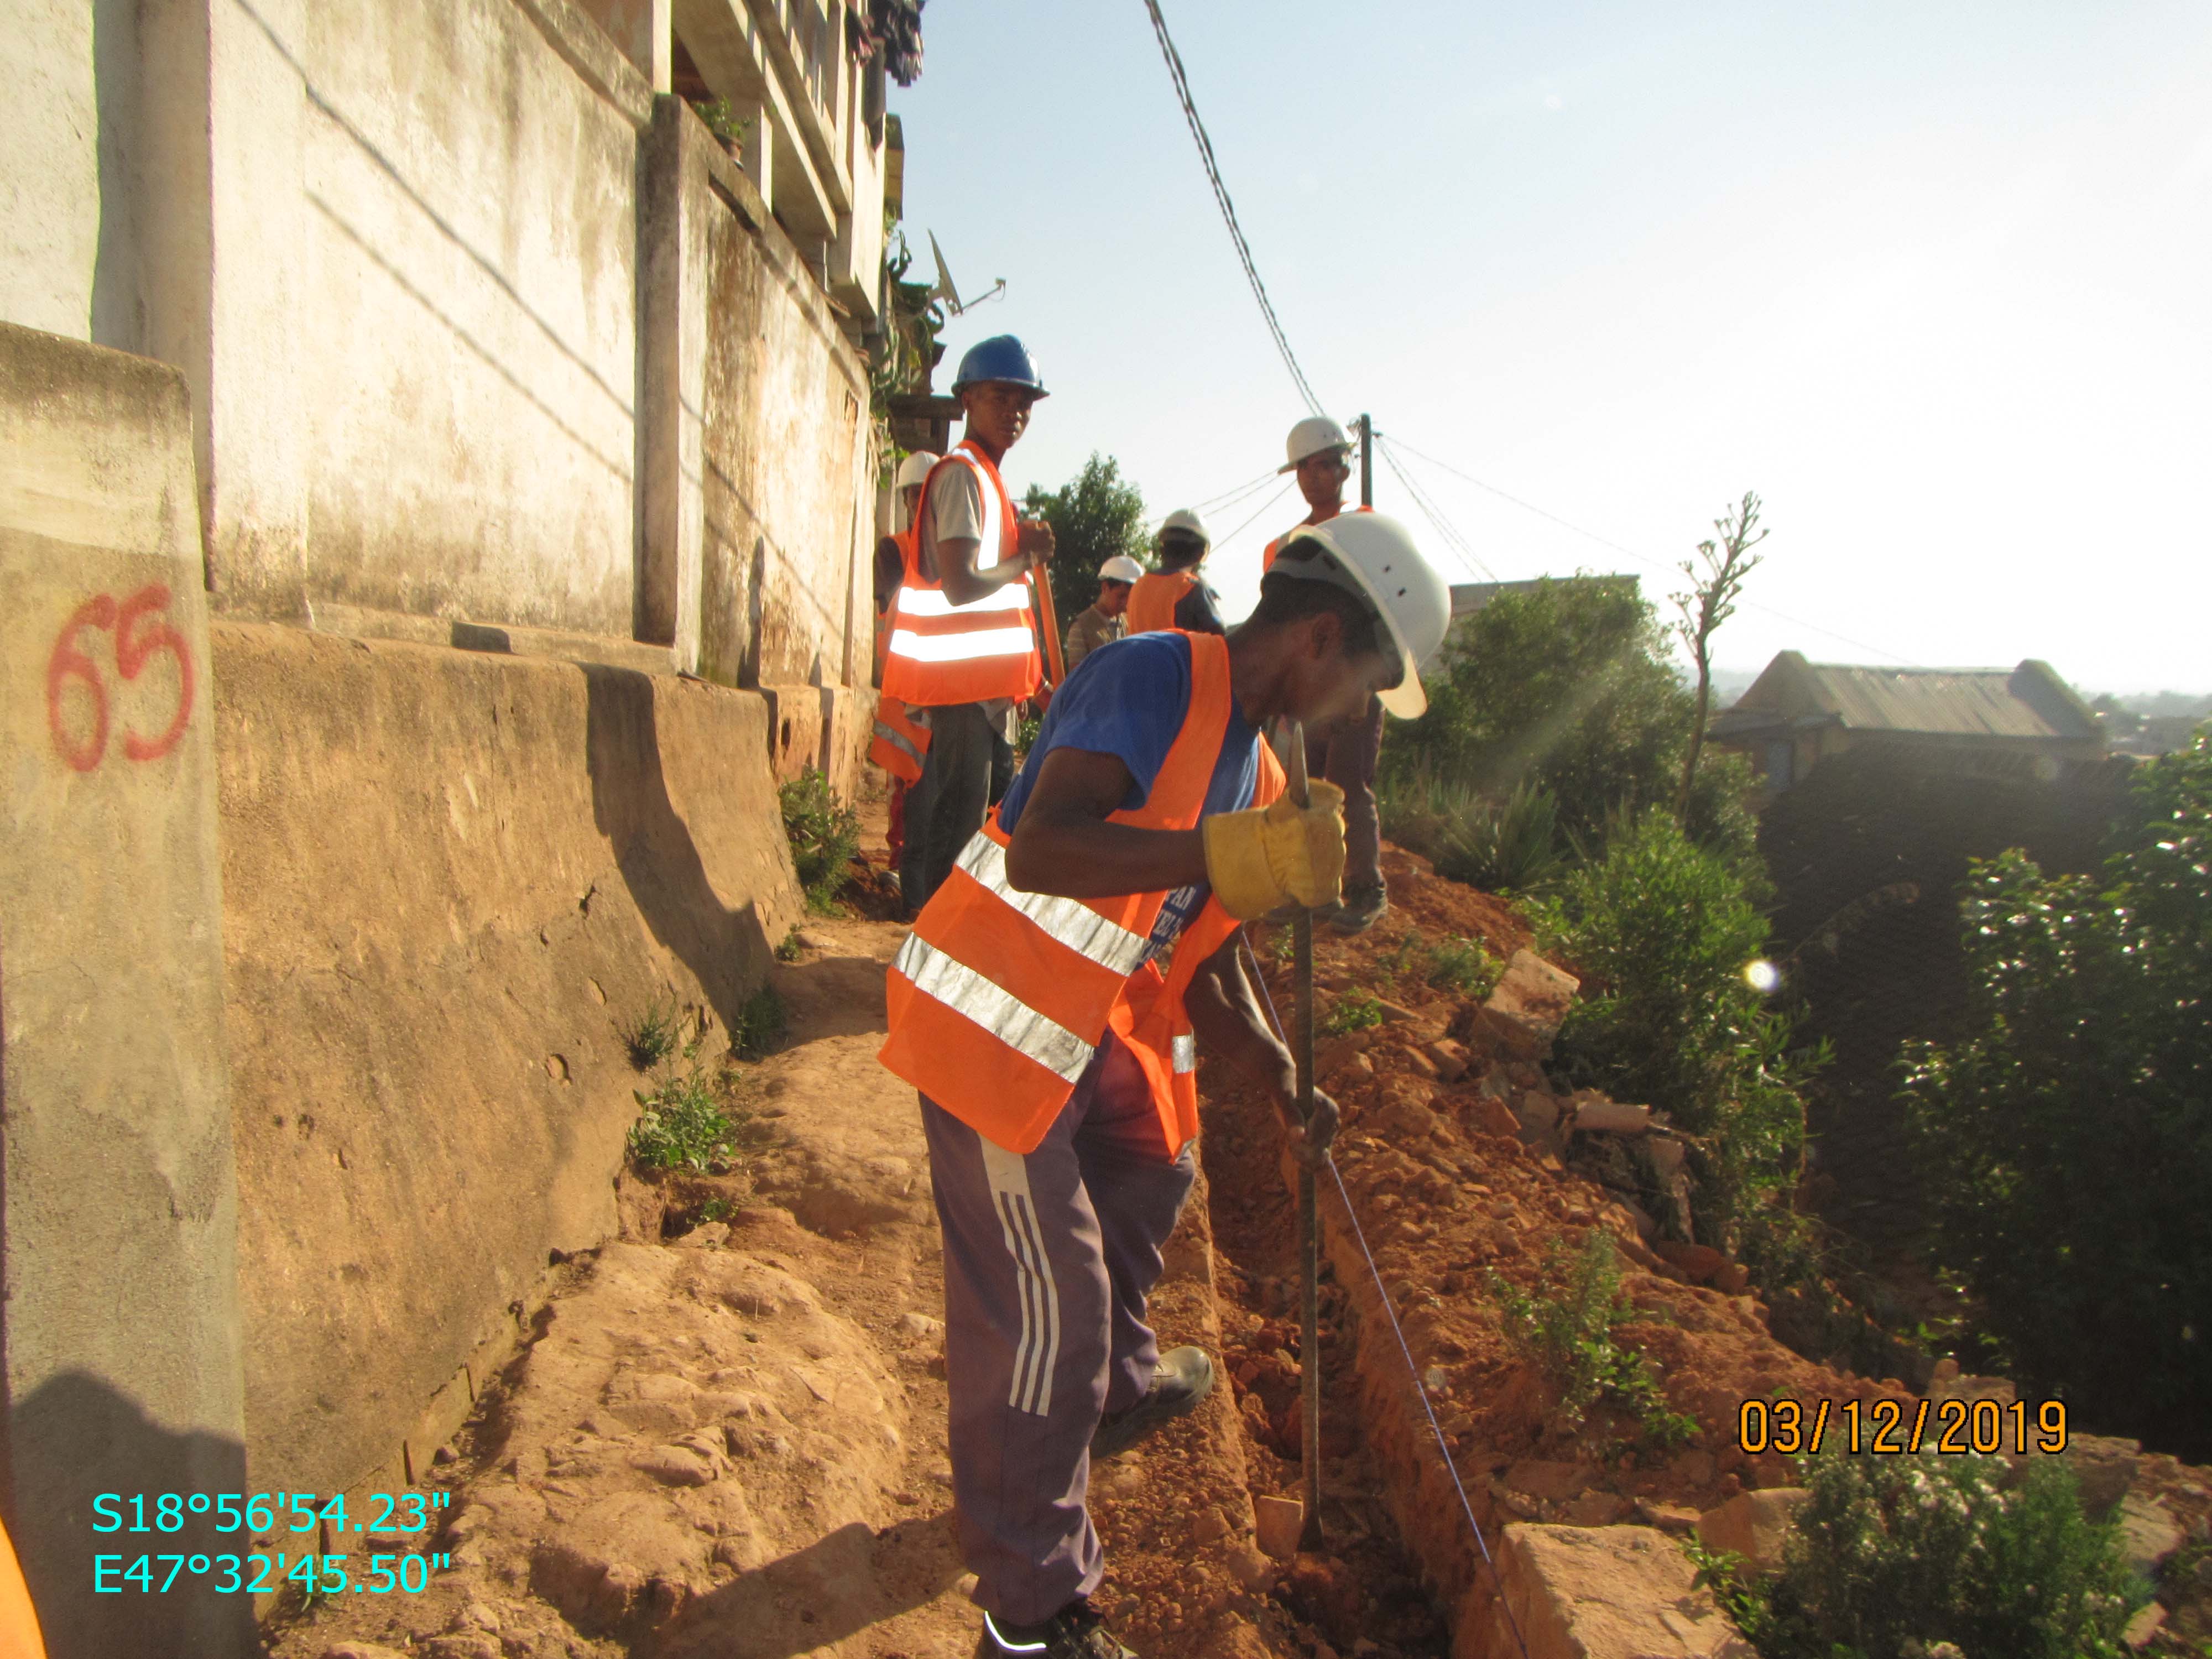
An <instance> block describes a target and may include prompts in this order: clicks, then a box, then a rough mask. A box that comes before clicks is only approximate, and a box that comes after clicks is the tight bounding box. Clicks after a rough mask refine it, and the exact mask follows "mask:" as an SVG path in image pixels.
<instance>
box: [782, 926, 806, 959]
mask: <svg viewBox="0 0 2212 1659" xmlns="http://www.w3.org/2000/svg"><path fill="white" fill-rule="evenodd" d="M804 950H805V946H804V945H801V944H800V943H799V924H798V923H797V922H795V921H794V922H793V923H792V924H791V931H790V932H788V933H786V934H785V935H784V936H783V939H782V942H781V944H779V945H777V946H776V947H775V959H776V960H777V961H778V962H796V961H798V960H799V953H800V952H801V951H804Z"/></svg>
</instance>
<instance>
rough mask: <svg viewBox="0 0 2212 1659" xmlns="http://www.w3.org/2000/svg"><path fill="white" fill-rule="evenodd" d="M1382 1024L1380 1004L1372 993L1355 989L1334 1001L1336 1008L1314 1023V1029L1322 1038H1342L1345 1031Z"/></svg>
mask: <svg viewBox="0 0 2212 1659" xmlns="http://www.w3.org/2000/svg"><path fill="white" fill-rule="evenodd" d="M1382 1023H1383V1004H1382V1001H1381V1000H1380V999H1378V998H1377V997H1376V994H1374V993H1373V992H1372V991H1363V990H1360V989H1358V988H1357V987H1354V988H1353V989H1352V990H1349V991H1346V993H1345V994H1343V995H1342V996H1340V997H1339V998H1338V999H1337V1000H1336V1006H1335V1007H1334V1008H1332V1009H1330V1010H1329V1011H1328V1012H1327V1013H1326V1014H1323V1015H1322V1017H1321V1018H1319V1019H1318V1020H1316V1021H1315V1022H1314V1029H1315V1030H1316V1031H1318V1032H1320V1033H1321V1035H1322V1036H1343V1035H1344V1034H1345V1033H1346V1032H1347V1031H1364V1030H1367V1029H1368V1028H1369V1027H1370V1026H1376V1025H1380V1024H1382Z"/></svg>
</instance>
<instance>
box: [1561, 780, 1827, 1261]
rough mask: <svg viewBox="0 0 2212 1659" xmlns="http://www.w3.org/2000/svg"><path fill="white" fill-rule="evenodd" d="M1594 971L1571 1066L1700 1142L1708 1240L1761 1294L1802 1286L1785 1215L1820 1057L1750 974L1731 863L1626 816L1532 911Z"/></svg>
mask: <svg viewBox="0 0 2212 1659" xmlns="http://www.w3.org/2000/svg"><path fill="white" fill-rule="evenodd" d="M1532 908H1534V909H1535V910H1536V911H1537V913H1538V915H1539V918H1540V921H1541V924H1542V927H1543V929H1544V931H1545V933H1547V935H1549V937H1550V940H1551V942H1552V944H1553V945H1556V947H1557V948H1559V949H1560V950H1561V951H1563V953H1564V954H1565V956H1566V957H1568V958H1569V959H1570V960H1571V961H1572V962H1573V963H1575V964H1576V966H1577V968H1578V969H1580V970H1581V972H1582V974H1583V975H1584V981H1585V983H1584V989H1585V993H1586V995H1585V1000H1583V1001H1581V1002H1578V1003H1577V1004H1576V1006H1575V1007H1574V1008H1573V1010H1572V1011H1571V1012H1570V1013H1569V1014H1568V1016H1567V1018H1566V1020H1565V1024H1563V1025H1562V1027H1561V1028H1560V1032H1559V1053H1560V1056H1561V1061H1562V1064H1563V1066H1565V1068H1566V1069H1567V1070H1568V1071H1569V1072H1570V1073H1572V1074H1574V1075H1576V1076H1577V1077H1579V1078H1580V1079H1583V1080H1584V1081H1587V1082H1589V1083H1592V1084H1595V1085H1597V1086H1599V1087H1601V1088H1603V1089H1604V1090H1606V1091H1607V1092H1608V1093H1609V1094H1612V1095H1613V1096H1614V1097H1616V1098H1619V1099H1623V1100H1637V1101H1642V1102H1646V1103H1649V1104H1650V1105H1651V1106H1652V1107H1653V1108H1655V1109H1658V1110H1662V1111H1664V1112H1665V1113H1667V1114H1668V1116H1669V1117H1670V1118H1671V1119H1672V1120H1673V1121H1674V1123H1675V1124H1676V1125H1677V1126H1678V1127H1680V1128H1682V1129H1684V1130H1685V1131H1686V1132H1687V1133H1689V1134H1691V1135H1692V1137H1694V1138H1695V1142H1694V1146H1695V1152H1696V1158H1695V1164H1694V1172H1695V1173H1696V1175H1697V1176H1698V1180H1699V1188H1700V1196H1701V1198H1702V1200H1704V1201H1703V1202H1702V1203H1700V1205H1699V1206H1698V1210H1699V1231H1700V1232H1701V1233H1706V1234H1709V1235H1710V1236H1709V1237H1707V1239H1706V1242H1707V1243H1714V1244H1717V1245H1719V1246H1721V1247H1722V1248H1723V1249H1728V1250H1730V1251H1732V1252H1739V1253H1741V1255H1742V1256H1743V1258H1744V1260H1745V1261H1746V1262H1747V1265H1748V1266H1750V1267H1751V1268H1752V1270H1753V1273H1754V1274H1756V1275H1758V1276H1759V1279H1760V1282H1761V1283H1762V1284H1766V1285H1772V1284H1777V1283H1779V1282H1783V1281H1784V1280H1786V1279H1791V1278H1795V1277H1798V1276H1802V1273H1804V1272H1805V1271H1806V1270H1807V1267H1808V1261H1807V1255H1808V1248H1809V1247H1808V1243H1807V1242H1806V1238H1805V1231H1804V1227H1803V1225H1802V1223H1801V1222H1800V1221H1799V1220H1798V1219H1797V1218H1796V1217H1795V1216H1794V1214H1793V1213H1792V1212H1790V1209H1789V1206H1788V1200H1789V1197H1790V1194H1791V1193H1792V1191H1793V1190H1794V1188H1795V1185H1796V1177H1797V1175H1798V1173H1799V1169H1800V1164H1801V1162H1802V1155H1803V1148H1804V1141H1805V1103H1804V1097H1803V1095H1802V1090H1803V1088H1804V1086H1805V1085H1806V1084H1807V1083H1808V1082H1809V1081H1810V1079H1811V1077H1812V1075H1813V1073H1814V1071H1815V1070H1817V1069H1818V1066H1820V1063H1821V1061H1822V1059H1823V1055H1822V1054H1821V1053H1820V1051H1818V1050H1815V1051H1813V1052H1811V1053H1809V1054H1808V1053H1802V1052H1793V1051H1792V1050H1791V1048H1790V1036H1791V1021H1790V1018H1789V1017H1788V1016H1787V1015H1785V1014H1784V1013H1783V1012H1779V1011H1778V1010H1776V1009H1775V1008H1773V1007H1771V1006H1768V1004H1767V1003H1766V1001H1765V998H1764V997H1763V996H1762V995H1761V994H1759V992H1758V991H1756V990H1754V989H1753V987H1751V985H1750V984H1749V983H1748V982H1747V980H1746V978H1745V976H1744V975H1745V970H1746V969H1747V968H1748V967H1749V965H1750V964H1751V963H1753V962H1754V961H1756V960H1758V959H1759V957H1760V955H1761V953H1762V952H1763V951H1764V950H1765V947H1766V942H1767V930H1766V921H1765V918H1764V917H1763V916H1761V915H1759V911H1758V910H1757V909H1756V908H1754V907H1753V903H1752V901H1751V898H1750V896H1749V895H1748V893H1747V889H1746V886H1745V883H1744V880H1743V878H1742V877H1741V874H1739V873H1738V872H1737V870H1736V869H1735V866H1733V864H1732V863H1731V861H1730V860H1729V858H1727V857H1726V856H1725V855H1724V854H1721V853H1717V852H1714V851H1711V850H1708V849H1707V848H1702V847H1699V845H1697V844H1696V843H1695V842H1692V841H1691V840H1690V839H1689V838H1688V837H1687V836H1685V835H1684V834H1683V833H1682V831H1681V829H1680V828H1679V827H1678V826H1677V825H1676V824H1675V823H1674V820H1673V819H1672V818H1670V817H1667V816H1666V815H1664V814H1663V813H1658V812H1651V813H1646V814H1644V816H1643V817H1640V818H1636V819H1632V820H1623V821H1622V823H1620V826H1619V827H1617V828H1616V829H1614V831H1613V834H1612V835H1611V836H1609V837H1608V839H1607V844H1606V848H1605V852H1604V854H1603V856H1602V857H1601V858H1599V859H1597V860H1595V861H1594V862H1590V863H1587V864H1583V865H1581V866H1577V868H1576V869H1575V870H1574V871H1572V872H1571V873H1570V874H1569V875H1568V876H1567V877H1565V879H1564V880H1563V881H1562V882H1561V883H1560V884H1559V889H1558V890H1557V892H1556V893H1555V894H1554V895H1553V896H1552V897H1551V899H1550V900H1549V901H1548V902H1541V903H1537V904H1535V905H1533V906H1532Z"/></svg>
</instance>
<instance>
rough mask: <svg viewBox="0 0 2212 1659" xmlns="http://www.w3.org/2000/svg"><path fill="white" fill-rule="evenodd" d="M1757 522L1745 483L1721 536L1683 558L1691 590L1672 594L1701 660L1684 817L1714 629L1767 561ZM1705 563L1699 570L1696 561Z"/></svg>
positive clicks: (1699, 749)
mask: <svg viewBox="0 0 2212 1659" xmlns="http://www.w3.org/2000/svg"><path fill="white" fill-rule="evenodd" d="M1758 523H1759V497H1758V496H1757V495H1753V493H1752V492H1751V491H1750V490H1748V489H1747V490H1745V491H1744V493H1743V499H1742V500H1741V501H1738V502H1737V503H1736V504H1735V506H1734V507H1730V508H1729V510H1728V511H1727V512H1726V513H1723V514H1722V515H1721V516H1720V517H1719V518H1717V519H1715V520H1713V528H1714V529H1716V530H1717V531H1719V532H1721V538H1720V540H1719V541H1717V542H1699V544H1698V559H1697V560H1692V559H1685V560H1684V561H1683V562H1682V574H1684V575H1686V576H1687V577H1688V578H1689V579H1690V591H1689V592H1686V593H1676V594H1674V595H1672V596H1671V597H1672V599H1674V608H1675V609H1676V610H1678V611H1680V612H1681V613H1682V620H1681V621H1680V622H1679V623H1675V624H1674V627H1675V631H1676V632H1678V633H1679V634H1680V635H1681V636H1682V643H1683V644H1685V645H1686V646H1688V647H1690V658H1691V660H1692V661H1693V662H1695V663H1696V664H1697V665H1698V708H1697V714H1696V718H1695V720H1693V721H1692V725H1691V726H1690V747H1689V752H1688V753H1686V754H1685V755H1684V756H1683V757H1682V782H1681V786H1680V788H1679V789H1677V790H1676V791H1675V794H1674V816H1675V817H1684V816H1686V814H1687V813H1688V811H1689V810H1690V786H1691V784H1692V781H1694V780H1695V779H1696V777H1697V775H1698V757H1699V755H1700V754H1701V753H1703V752H1704V750H1705V721H1706V720H1708V719H1709V718H1710V717H1711V712H1712V701H1713V656H1712V640H1713V635H1715V634H1717V633H1718V632H1719V631H1720V626H1721V624H1722V623H1724V622H1726V621H1727V620H1728V619H1729V617H1733V616H1734V615H1735V602H1736V597H1737V596H1738V595H1739V594H1741V592H1743V579H1744V578H1745V577H1747V576H1748V575H1749V574H1751V573H1752V572H1753V570H1756V569H1757V568H1759V565H1760V564H1761V563H1762V562H1764V556H1762V555H1760V554H1756V553H1753V551H1752V549H1753V548H1754V547H1756V546H1758V545H1759V543H1761V542H1763V541H1765V539H1766V532H1765V531H1764V530H1760V531H1759V532H1758V533H1757V534H1755V535H1754V534H1753V527H1754V526H1756V525H1757V524H1758ZM1699 560H1702V561H1703V562H1704V563H1705V572H1704V574H1702V575H1701V574H1699V570H1698V561H1699Z"/></svg>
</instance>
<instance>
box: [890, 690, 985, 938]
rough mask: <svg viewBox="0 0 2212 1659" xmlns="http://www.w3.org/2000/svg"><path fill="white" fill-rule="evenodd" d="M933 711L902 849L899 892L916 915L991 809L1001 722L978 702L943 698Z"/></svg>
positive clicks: (909, 795) (910, 799) (910, 797)
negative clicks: (926, 747)
mask: <svg viewBox="0 0 2212 1659" xmlns="http://www.w3.org/2000/svg"><path fill="white" fill-rule="evenodd" d="M927 713H928V714H929V748H928V750H927V751H926V752H925V753H924V754H923V756H922V758H921V776H920V777H919V778H917V779H915V782H914V787H912V788H910V789H908V791H907V795H906V846H905V847H904V848H903V849H902V851H901V853H900V855H899V892H900V894H901V896H902V897H903V898H904V900H905V902H906V908H907V913H908V915H913V914H914V913H915V911H917V910H919V909H921V907H922V906H923V905H925V904H927V903H928V902H929V896H930V895H931V894H933V893H934V892H935V891H936V890H938V889H939V887H941V886H943V885H944V884H945V877H947V876H949V875H951V873H952V866H953V863H954V861H955V860H957V859H958V858H959V856H960V850H961V848H964V847H965V846H967V845H968V838H969V836H972V835H974V834H975V832H976V831H977V830H978V829H981V828H982V827H983V814H984V813H985V812H987V811H989V810H990V797H991V763H992V757H993V751H994V746H995V745H996V744H997V742H998V741H999V731H998V724H997V722H995V721H994V720H992V719H991V718H990V717H989V716H988V715H987V714H984V712H983V705H982V704H981V703H975V702H948V703H939V704H937V705H935V706H934V707H933V708H930V709H929V710H928V711H927Z"/></svg>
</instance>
